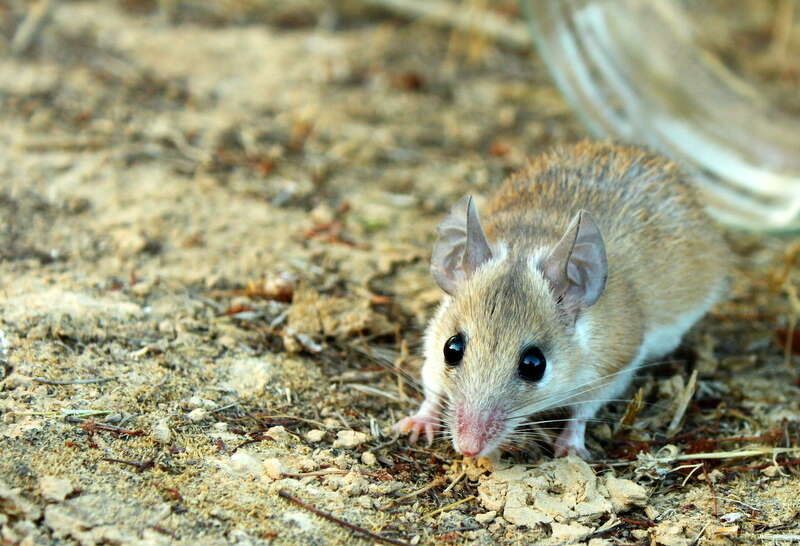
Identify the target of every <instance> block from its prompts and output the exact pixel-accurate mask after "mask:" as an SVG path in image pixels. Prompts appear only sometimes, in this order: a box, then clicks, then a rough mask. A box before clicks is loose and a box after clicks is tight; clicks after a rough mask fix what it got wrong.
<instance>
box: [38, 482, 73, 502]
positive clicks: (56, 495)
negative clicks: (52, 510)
mask: <svg viewBox="0 0 800 546" xmlns="http://www.w3.org/2000/svg"><path fill="white" fill-rule="evenodd" d="M74 490H75V487H74V486H73V485H72V482H71V481H69V478H58V477H56V476H42V477H41V478H40V479H39V491H41V493H42V496H43V497H44V498H45V499H46V500H49V501H51V502H61V501H63V500H64V499H66V498H67V495H69V494H70V493H72V492H73V491H74Z"/></svg>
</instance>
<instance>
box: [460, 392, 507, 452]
mask: <svg viewBox="0 0 800 546" xmlns="http://www.w3.org/2000/svg"><path fill="white" fill-rule="evenodd" d="M454 428H455V430H454V431H453V445H454V447H455V448H456V450H458V451H459V452H461V453H463V454H464V455H466V456H467V457H479V456H482V455H486V454H487V453H488V452H489V451H491V449H493V448H494V447H495V446H496V445H497V442H496V439H497V436H498V435H499V434H500V433H501V432H502V430H503V416H502V415H501V413H500V412H499V411H497V410H493V411H489V412H480V411H474V410H470V409H468V408H466V407H465V406H463V405H459V406H457V407H456V411H455V427H454ZM489 446H491V449H487V448H488V447H489Z"/></svg>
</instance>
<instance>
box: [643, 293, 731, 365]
mask: <svg viewBox="0 0 800 546" xmlns="http://www.w3.org/2000/svg"><path fill="white" fill-rule="evenodd" d="M725 285H726V284H725V283H724V282H721V283H719V284H718V285H717V286H716V287H715V288H714V289H713V290H712V291H711V292H709V294H708V297H706V299H705V300H704V301H702V302H701V303H700V305H698V306H697V307H695V308H694V309H692V310H690V311H687V312H686V313H683V314H680V315H678V317H677V319H676V320H675V322H672V323H670V324H665V325H661V326H656V327H655V328H652V329H651V330H650V331H649V332H647V333H646V334H645V336H644V341H642V353H643V354H644V356H645V358H646V359H648V360H652V359H654V358H660V357H662V356H664V355H665V354H668V353H670V352H672V351H673V350H674V349H675V348H676V347H677V346H678V345H679V344H680V342H681V338H682V337H683V334H685V333H686V331H687V330H688V329H689V328H691V327H692V325H694V323H695V322H697V321H698V320H700V318H701V317H702V316H703V315H705V314H706V313H707V312H708V310H709V309H711V306H712V305H714V304H715V303H716V302H717V301H718V300H719V298H720V296H721V295H722V292H723V290H724V288H725Z"/></svg>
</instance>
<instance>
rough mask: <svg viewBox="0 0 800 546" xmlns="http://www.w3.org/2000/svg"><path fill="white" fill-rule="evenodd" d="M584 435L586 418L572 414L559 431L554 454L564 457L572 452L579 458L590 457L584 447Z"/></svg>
mask: <svg viewBox="0 0 800 546" xmlns="http://www.w3.org/2000/svg"><path fill="white" fill-rule="evenodd" d="M585 437H586V419H585V418H584V419H580V418H576V417H574V416H573V418H572V420H570V422H569V423H567V426H566V428H565V429H564V430H563V431H562V432H561V435H560V436H559V437H558V440H556V444H555V450H554V451H555V456H556V457H564V456H566V455H570V454H573V453H574V454H575V455H577V456H578V457H580V458H581V459H590V458H591V456H592V455H591V453H589V450H588V449H586V443H585Z"/></svg>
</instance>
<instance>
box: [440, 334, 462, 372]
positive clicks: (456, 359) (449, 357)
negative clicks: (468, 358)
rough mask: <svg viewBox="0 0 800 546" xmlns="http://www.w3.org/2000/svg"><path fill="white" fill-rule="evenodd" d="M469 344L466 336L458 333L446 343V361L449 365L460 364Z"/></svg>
mask: <svg viewBox="0 0 800 546" xmlns="http://www.w3.org/2000/svg"><path fill="white" fill-rule="evenodd" d="M466 346H467V344H466V342H465V341H464V336H462V335H461V334H456V335H454V336H453V337H451V338H450V339H448V340H447V341H445V343H444V361H445V362H447V365H448V366H458V365H459V364H461V359H462V358H464V349H465V348H466Z"/></svg>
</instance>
